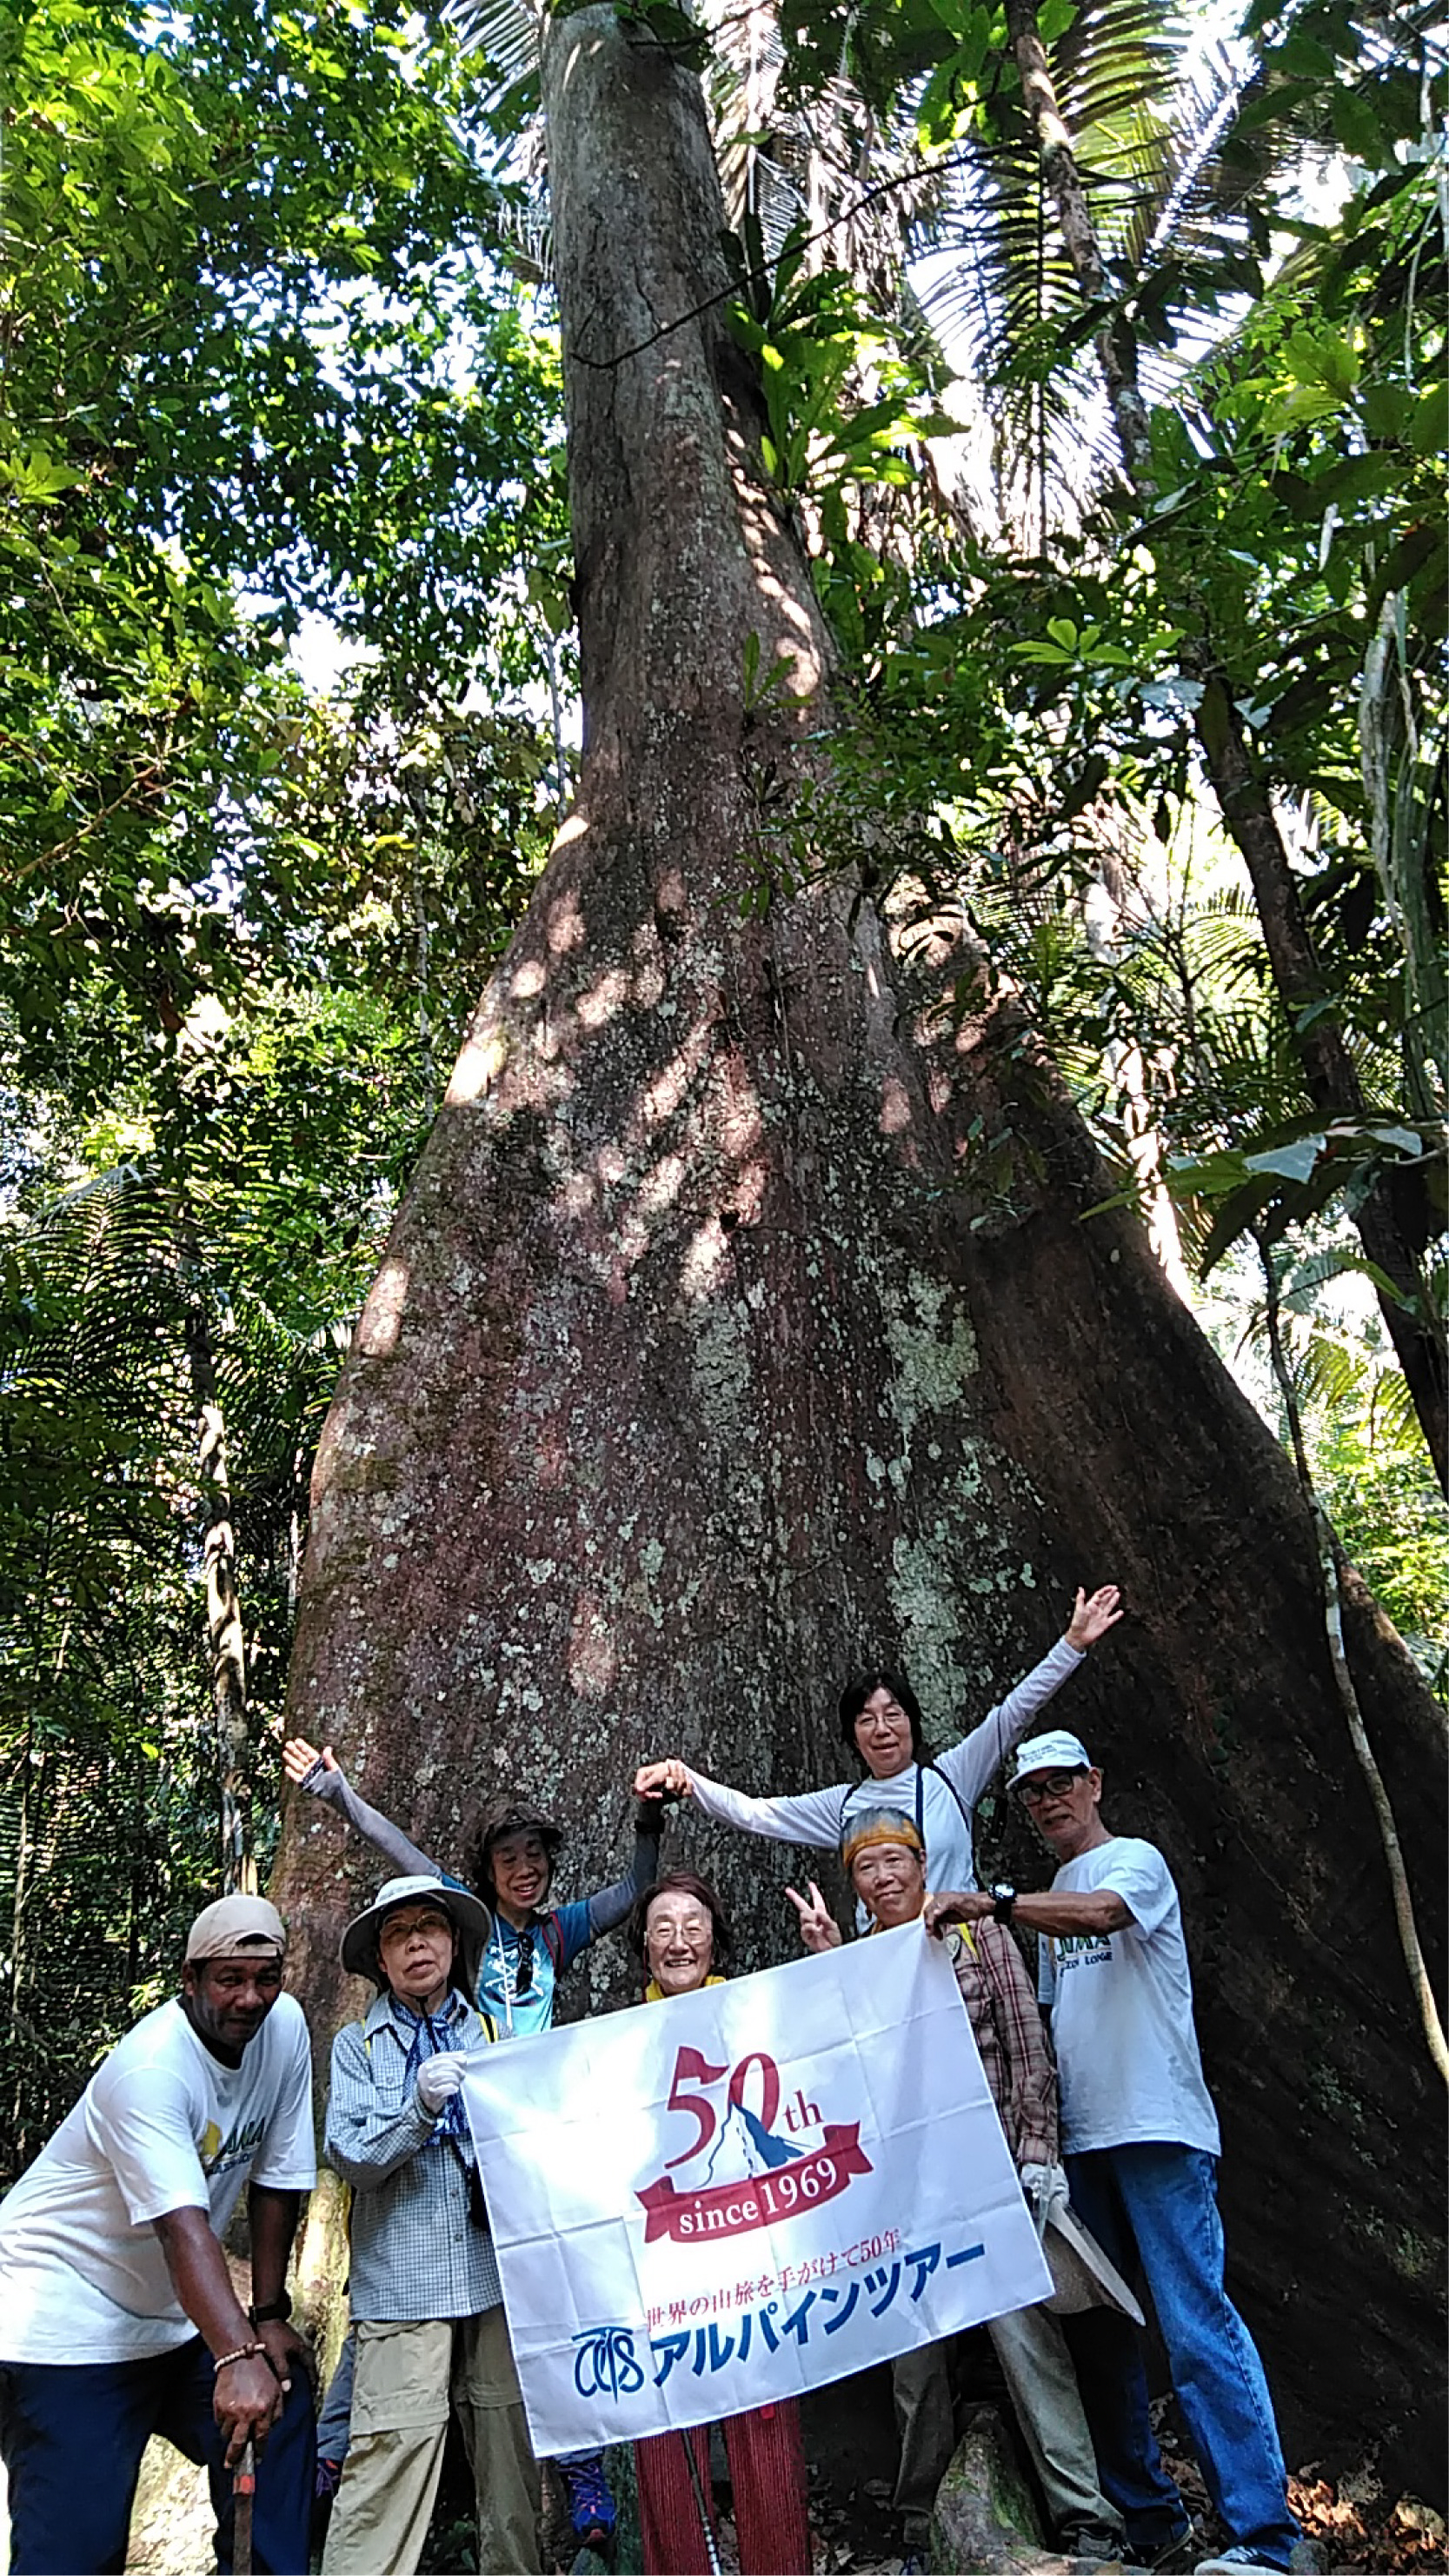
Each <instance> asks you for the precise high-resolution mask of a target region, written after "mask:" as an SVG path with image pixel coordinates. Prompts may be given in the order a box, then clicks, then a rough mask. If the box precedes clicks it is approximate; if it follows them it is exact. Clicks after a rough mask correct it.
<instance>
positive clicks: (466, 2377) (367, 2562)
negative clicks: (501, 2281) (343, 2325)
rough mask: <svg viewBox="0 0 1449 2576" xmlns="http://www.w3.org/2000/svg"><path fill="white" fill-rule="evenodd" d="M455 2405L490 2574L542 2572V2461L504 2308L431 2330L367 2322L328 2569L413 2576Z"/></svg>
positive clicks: (445, 2321)
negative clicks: (532, 2444)
mask: <svg viewBox="0 0 1449 2576" xmlns="http://www.w3.org/2000/svg"><path fill="white" fill-rule="evenodd" d="M450 2409H451V2411H452V2412H453V2413H454V2414H456V2416H457V2418H458V2422H459V2426H460V2428H461V2430H462V2434H463V2440H464V2444H465V2446H466V2449H467V2453H468V2464H469V2466H470V2468H471V2469H472V2472H473V2489H474V2495H475V2498H476V2502H477V2513H478V2565H479V2568H480V2570H481V2571H482V2576H538V2570H539V2564H540V2561H539V2547H538V2513H539V2503H540V2486H539V2474H538V2464H537V2462H536V2461H535V2459H534V2456H533V2453H532V2451H531V2449H530V2448H529V2441H528V2428H527V2425H526V2423H525V2420H524V2413H523V2401H522V2399H521V2397H520V2395H519V2390H518V2373H517V2371H516V2370H515V2368H514V2366H513V2352H512V2348H511V2346H510V2344H509V2341H508V2325H507V2320H506V2319H505V2317H504V2313H503V2310H502V2308H501V2307H499V2308H488V2309H486V2310H485V2311H484V2313H483V2315H482V2316H481V2317H458V2318H446V2317H445V2318H442V2319H437V2320H434V2321H432V2322H430V2323H428V2324H426V2325H368V2324H365V2323H362V2324H359V2326H358V2328H357V2384H356V2388H355V2391H354V2394H353V2399H352V2442H351V2447H350V2448H349V2450H348V2454H347V2459H346V2462H345V2463H344V2466H343V2471H342V2484H341V2486H340V2487H339V2488H338V2490H337V2502H336V2503H335V2505H334V2506H333V2508H332V2519H331V2522H330V2523H329V2524H328V2527H327V2546H326V2548H325V2549H324V2551H323V2553H322V2576H414V2570H415V2569H416V2567H417V2565H418V2561H419V2559H420V2558H421V2556H422V2552H423V2542H424V2540H425V2539H426V2538H427V2531H428V2523H429V2520H430V2518H431V2515H432V2510H433V2504H434V2500H435V2498H436V2496H437V2492H438V2480H439V2478H440V2477H441V2476H442V2473H443V2445H444V2443H445V2441H446V2439H447V2432H448V2415H449V2411H450Z"/></svg>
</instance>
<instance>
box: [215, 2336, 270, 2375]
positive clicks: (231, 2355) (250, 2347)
mask: <svg viewBox="0 0 1449 2576" xmlns="http://www.w3.org/2000/svg"><path fill="white" fill-rule="evenodd" d="M266 2348H267V2347H266V2345H265V2344H264V2343H244V2344H242V2345H241V2346H240V2347H239V2349H238V2350H237V2351H236V2352H224V2353H223V2354H222V2356H221V2359H220V2360H219V2361H214V2362H213V2363H212V2365H211V2371H212V2377H213V2378H215V2376H216V2374H217V2372H218V2371H219V2370H225V2369H227V2368H228V2366H229V2365H230V2364H231V2363H232V2362H234V2361H255V2359H256V2357H257V2355H258V2353H259V2352H262V2353H264V2352H265V2351H266Z"/></svg>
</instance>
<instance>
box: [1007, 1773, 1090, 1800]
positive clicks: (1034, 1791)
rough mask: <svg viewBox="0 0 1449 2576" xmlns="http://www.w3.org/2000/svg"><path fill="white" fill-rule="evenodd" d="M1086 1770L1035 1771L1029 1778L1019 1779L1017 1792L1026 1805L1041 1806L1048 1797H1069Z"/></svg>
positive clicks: (1084, 1775)
mask: <svg viewBox="0 0 1449 2576" xmlns="http://www.w3.org/2000/svg"><path fill="white" fill-rule="evenodd" d="M1086 1776H1087V1775H1086V1772H1085V1771H1081V1770H1077V1771H1034V1772H1033V1773H1032V1775H1031V1778H1030V1779H1029V1780H1018V1781H1017V1783H1016V1794H1017V1796H1018V1798H1019V1799H1020V1800H1021V1803H1022V1805H1023V1806H1024V1807H1040V1806H1042V1805H1044V1804H1045V1802H1046V1800H1047V1799H1048V1798H1069V1797H1070V1796H1071V1794H1072V1791H1073V1789H1074V1788H1075V1787H1076V1785H1077V1782H1078V1781H1079V1780H1085V1778H1086Z"/></svg>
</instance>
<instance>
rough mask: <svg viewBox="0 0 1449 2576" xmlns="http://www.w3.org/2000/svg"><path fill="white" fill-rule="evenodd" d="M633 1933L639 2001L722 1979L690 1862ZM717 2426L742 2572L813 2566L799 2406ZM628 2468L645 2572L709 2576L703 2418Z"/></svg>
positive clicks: (719, 1952) (802, 2573)
mask: <svg viewBox="0 0 1449 2576" xmlns="http://www.w3.org/2000/svg"><path fill="white" fill-rule="evenodd" d="M630 1939H631V1941H632V1943H633V1946H634V1948H635V1950H636V1952H637V1954H638V1956H639V1959H640V1961H641V1963H642V1965H643V1967H644V1970H645V1975H646V1979H647V1982H646V1984H645V1988H644V2000H645V2002H646V2003H651V2004H652V2003H663V2002H665V2001H666V2000H667V1999H668V1997H670V1996H671V1995H690V1994H693V1993H694V1992H695V1991H696V1989H697V1988H698V1987H700V1986H717V1985H720V1984H722V1982H723V1978H722V1975H721V1970H722V1968H723V1966H724V1964H725V1962H726V1960H727V1959H728V1957H729V1950H730V1928H729V1923H728V1920H727V1918H726V1915H725V1911H724V1907H723V1906H722V1905H721V1903H720V1900H719V1898H718V1896H717V1895H716V1894H715V1891H714V1889H713V1888H712V1887H711V1886H710V1884H709V1882H708V1880H707V1879H703V1878H696V1876H695V1874H694V1872H693V1870H688V1869H671V1870H667V1871H666V1872H665V1874H664V1876H663V1877H662V1878H661V1879H658V1880H657V1881H656V1883H655V1884H654V1886H653V1887H650V1888H648V1889H646V1890H645V1893H644V1894H643V1895H642V1896H641V1897H639V1898H638V1900H637V1902H636V1904H635V1907H634V1913H633V1918H632V1922H631V1925H630ZM722 2430H723V2433H724V2444H725V2456H726V2458H727V2459H728V2461H729V2471H730V2489H731V2494H732V2497H733V2502H734V2515H735V2533H736V2538H737V2541H738V2545H739V2564H740V2576H810V2567H811V2557H810V2519H809V2513H808V2509H807V2493H808V2489H807V2480H806V2472H805V2448H804V2444H803V2442H802V2440H801V2435H800V2410H799V2407H798V2406H797V2405H796V2403H795V2401H794V2399H793V2398H786V2399H784V2400H783V2401H782V2402H781V2403H779V2404H777V2405H774V2406H759V2407H755V2408H754V2409H752V2411H751V2412H750V2413H749V2414H746V2415H732V2416H730V2417H729V2419H728V2420H727V2422H726V2423H725V2424H724V2426H723V2427H722ZM686 2446H687V2447H686ZM691 2457H692V2459H693V2463H694V2465H693V2469H692V2470H691V2467H690V2461H691ZM634 2470H635V2476H636V2479H637V2482H638V2488H639V2539H640V2550H641V2555H642V2557H643V2561H644V2576H711V2552H710V2548H709V2544H708V2542H707V2540H706V2537H705V2530H704V2521H703V2517H704V2515H706V2514H708V2516H709V2518H710V2522H711V2525H713V2520H714V2496H713V2490H712V2488H711V2484H710V2469H709V2427H708V2425H707V2424H697V2425H695V2426H694V2428H693V2430H692V2431H690V2432H687V2433H684V2432H675V2433H655V2434H652V2435H651V2436H650V2437H649V2438H648V2439H647V2440H646V2441H642V2442H636V2443H635V2445H634ZM715 2563H716V2564H717V2563H718V2562H717V2561H716V2562H715Z"/></svg>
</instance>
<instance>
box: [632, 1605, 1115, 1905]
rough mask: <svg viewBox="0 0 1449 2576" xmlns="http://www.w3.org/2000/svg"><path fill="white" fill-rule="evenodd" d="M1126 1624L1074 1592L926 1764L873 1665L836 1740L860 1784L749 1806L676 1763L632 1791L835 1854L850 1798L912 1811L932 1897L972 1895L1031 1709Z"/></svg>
mask: <svg viewBox="0 0 1449 2576" xmlns="http://www.w3.org/2000/svg"><path fill="white" fill-rule="evenodd" d="M1121 1616H1122V1610H1121V1596H1120V1594H1119V1592H1118V1589H1117V1586H1116V1584H1115V1583H1107V1584H1104V1585H1103V1586H1102V1588H1101V1590H1100V1591H1097V1592H1093V1593H1092V1594H1090V1595H1088V1594H1086V1593H1084V1592H1082V1591H1080V1590H1079V1591H1078V1593H1077V1599H1076V1607H1075V1608H1074V1610H1073V1612H1072V1616H1071V1619H1070V1622H1069V1623H1068V1626H1067V1631H1066V1634H1065V1636H1063V1637H1061V1638H1060V1639H1059V1640H1058V1642H1057V1644H1056V1645H1055V1646H1053V1647H1052V1649H1051V1652H1050V1654H1047V1655H1044V1656H1043V1657H1042V1660H1041V1662H1040V1663H1039V1664H1037V1665H1036V1666H1034V1668H1033V1670H1032V1671H1031V1672H1029V1673H1028V1674H1027V1676H1026V1679H1025V1680H1024V1681H1020V1682H1018V1683H1017V1685H1016V1688H1015V1690H1013V1691H1008V1693H1007V1695H1006V1697H1005V1699H1004V1700H1002V1701H1001V1702H1000V1704H999V1705H998V1706H997V1707H996V1708H993V1709H992V1710H990V1711H989V1713H988V1714H987V1716H986V1717H984V1718H983V1719H982V1721H981V1724H980V1725H979V1726H977V1727H973V1729H972V1731H971V1733H970V1734H969V1735H966V1736H963V1737H962V1739H961V1741H960V1743H959V1744H953V1745H951V1746H950V1747H949V1749H948V1750H947V1751H946V1752H944V1753H943V1754H941V1755H940V1757H939V1759H936V1758H933V1756H932V1755H931V1753H930V1751H929V1750H928V1748H927V1745H926V1741H925V1732H924V1727H923V1723H922V1718H921V1709H920V1703H919V1701H918V1700H917V1698H916V1695H915V1692H914V1691H913V1690H912V1688H911V1686H910V1683H909V1682H908V1681H907V1680H906V1679H905V1677H904V1675H902V1674H900V1673H897V1672H890V1671H886V1670H883V1669H877V1670H874V1671H871V1672H866V1673H862V1674H859V1675H858V1676H857V1677H856V1679H855V1680H854V1681H852V1682H850V1683H848V1684H847V1686H846V1688H845V1689H844V1690H843V1691H842V1693H841V1696H840V1734H841V1741H842V1742H843V1743H844V1744H846V1745H847V1746H849V1748H850V1750H851V1751H852V1752H853V1753H854V1755H855V1757H856V1759H857V1761H858V1762H859V1763H860V1764H861V1766H862V1772H863V1775H864V1776H863V1777H862V1778H860V1779H859V1780H844V1781H839V1782H837V1783H836V1785H835V1786H834V1787H833V1788H829V1789H807V1790H805V1791H804V1792H802V1793H801V1794H800V1795H799V1796H797V1797H789V1798H755V1797H751V1796H750V1795H749V1794H748V1792H747V1791H745V1790H743V1789H731V1788H729V1787H727V1786H726V1785H725V1783H724V1782H723V1781H721V1780H711V1779H709V1778H708V1777H707V1776H706V1774H705V1773H704V1772H703V1771H696V1770H695V1768H694V1767H693V1765H692V1763H688V1762H684V1761H681V1760H680V1758H679V1757H678V1755H673V1756H671V1757H670V1758H669V1759H668V1760H666V1761H656V1762H646V1763H645V1764H644V1765H643V1766H642V1768H641V1769H640V1771H639V1772H638V1774H637V1776H636V1778H635V1782H634V1786H635V1789H636V1791H637V1792H638V1794H639V1795H640V1797H646V1798H660V1797H664V1796H666V1795H672V1796H675V1797H681V1798H693V1800H694V1801H695V1804H696V1805H697V1807H698V1808H699V1810H700V1813H701V1814H702V1815H705V1816H708V1818H709V1819H710V1822H711V1823H712V1824H720V1825H738V1826H739V1828H740V1830H741V1831H742V1832H743V1833H747V1834H763V1835H764V1836H765V1837H766V1838H767V1840H769V1841H771V1842H779V1843H804V1844H806V1845H808V1846H809V1847H811V1848H812V1849H814V1850H817V1851H836V1850H838V1849H839V1847H840V1841H841V1837H842V1835H843V1833H844V1831H845V1828H846V1825H847V1824H848V1822H849V1819H850V1809H851V1805H852V1802H853V1801H858V1800H859V1799H860V1798H861V1797H862V1796H863V1795H867V1794H868V1796H869V1799H870V1803H871V1804H872V1806H880V1805H882V1804H884V1805H887V1806H889V1807H892V1808H896V1809H898V1810H899V1812H900V1813H901V1814H903V1815H908V1816H909V1817H910V1818H911V1820H912V1822H913V1824H914V1825H915V1828H916V1832H917V1833H918V1835H919V1836H920V1839H921V1841H922V1842H923V1843H924V1845H925V1847H926V1851H927V1853H928V1855H929V1859H928V1862H927V1869H928V1873H929V1875H928V1879H927V1884H928V1886H929V1887H930V1888H931V1889H935V1888H955V1887H974V1886H975V1884H976V1863H975V1855H974V1852H973V1848H972V1839H971V1828H972V1818H973V1816H974V1815H975V1811H976V1802H977V1800H978V1799H979V1798H980V1797H981V1795H982V1793H983V1792H984V1790H985V1788H986V1786H987V1783H988V1782H989V1781H990V1779H991V1776H992V1774H993V1772H994V1771H995V1770H996V1769H997V1767H998V1765H999V1764H1000V1763H1001V1762H1002V1761H1003V1760H1004V1759H1005V1757H1006V1755H1007V1754H1008V1753H1009V1752H1010V1751H1011V1749H1012V1747H1013V1745H1015V1744H1016V1743H1017V1742H1019V1740H1020V1738H1021V1737H1022V1736H1023V1735H1025V1733H1026V1731H1027V1728H1028V1727H1029V1726H1030V1724H1031V1722H1032V1719H1033V1718H1034V1717H1035V1716H1036V1714H1037V1712H1038V1710H1039V1709H1041V1708H1043V1707H1045V1705H1046V1702H1047V1701H1048V1700H1049V1699H1050V1698H1051V1697H1052V1695H1053V1693H1054V1692H1056V1691H1059V1690H1060V1689H1061V1686H1062V1684H1063V1682H1066V1681H1070V1679H1071V1677H1072V1675H1073V1673H1074V1672H1076V1670H1077V1669H1078V1666H1079V1665H1080V1664H1082V1663H1083V1662H1084V1661H1085V1659H1086V1655H1087V1651H1088V1648H1089V1647H1091V1646H1094V1645H1095V1644H1096V1642H1097V1640H1098V1638H1099V1637H1104V1636H1105V1635H1106V1633H1107V1630H1108V1629H1109V1628H1112V1627H1115V1625H1116V1623H1117V1621H1118V1620H1119V1619H1120V1618H1121Z"/></svg>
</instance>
